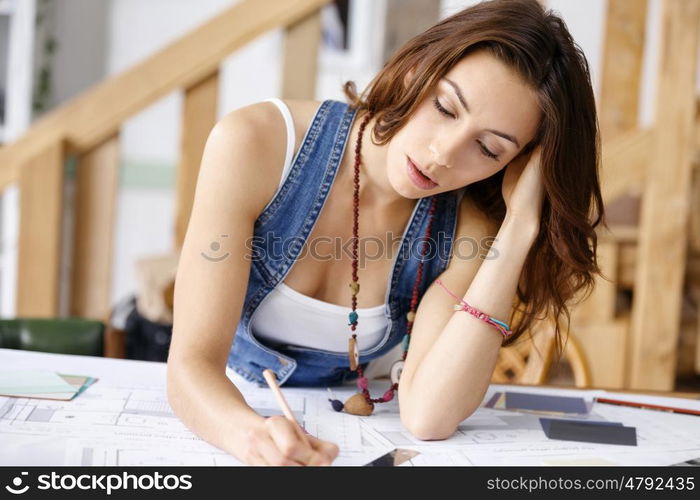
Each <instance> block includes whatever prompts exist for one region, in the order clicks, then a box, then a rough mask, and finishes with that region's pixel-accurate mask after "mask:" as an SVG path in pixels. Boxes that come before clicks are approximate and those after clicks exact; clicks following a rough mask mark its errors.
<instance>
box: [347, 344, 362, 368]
mask: <svg viewBox="0 0 700 500" xmlns="http://www.w3.org/2000/svg"><path fill="white" fill-rule="evenodd" d="M348 358H349V361H350V369H351V370H352V371H355V370H357V367H358V365H359V364H360V352H359V351H358V350H357V340H356V339H355V338H354V337H350V338H349V339H348Z"/></svg>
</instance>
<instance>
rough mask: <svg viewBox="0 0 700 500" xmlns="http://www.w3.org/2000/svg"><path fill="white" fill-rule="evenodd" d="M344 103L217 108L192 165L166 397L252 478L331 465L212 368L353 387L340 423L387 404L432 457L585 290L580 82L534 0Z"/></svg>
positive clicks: (442, 39)
mask: <svg viewBox="0 0 700 500" xmlns="http://www.w3.org/2000/svg"><path fill="white" fill-rule="evenodd" d="M345 93H346V95H347V98H348V102H349V104H345V103H342V102H339V101H333V100H326V101H323V102H320V103H319V102H314V101H308V102H307V101H286V102H282V101H279V100H272V102H262V103H257V104H254V105H251V106H247V107H244V108H241V109H238V110H236V111H233V112H231V113H229V114H228V115H227V116H225V117H224V118H222V119H221V120H220V121H219V123H217V124H216V126H215V127H214V129H213V130H212V132H211V134H210V136H209V139H208V141H207V144H206V148H205V151H204V155H203V158H202V164H201V171H200V175H199V179H198V184H197V191H196V196H195V203H194V207H193V211H192V216H191V220H190V224H189V227H188V231H187V235H186V238H185V242H184V245H183V248H182V253H181V258H180V264H179V268H178V272H177V280H176V288H175V322H174V335H173V340H172V344H171V347H170V355H169V359H168V397H169V401H170V403H171V405H172V407H173V409H174V411H175V412H176V413H177V415H178V416H179V417H180V418H181V419H182V420H183V422H184V423H185V424H186V425H187V426H188V427H189V428H191V429H192V430H193V431H194V432H195V433H197V434H198V435H199V436H201V437H202V438H203V439H205V440H207V441H208V442H210V443H212V444H214V445H215V446H217V447H219V448H221V449H223V450H225V451H227V452H229V453H231V454H233V455H234V456H236V457H237V458H239V459H240V460H242V461H243V462H245V463H248V464H272V465H321V464H329V463H330V462H332V461H333V459H334V458H335V457H336V456H337V453H338V448H337V446H336V445H334V444H333V443H328V442H324V441H321V440H319V439H316V438H314V437H313V436H311V437H310V438H309V440H308V441H306V440H305V439H303V437H302V436H300V432H299V431H298V428H297V427H296V426H294V425H292V424H291V423H290V422H289V421H287V420H286V419H285V418H283V417H281V416H279V417H277V416H274V417H269V418H264V417H262V416H260V415H258V414H257V413H256V412H255V411H254V410H253V409H252V408H251V407H250V406H248V405H247V404H246V402H245V400H244V398H243V396H242V394H241V393H240V391H239V390H238V389H237V388H236V387H235V385H234V384H233V383H232V382H231V381H230V380H229V379H228V378H227V377H226V375H225V373H224V368H225V366H226V365H228V366H230V367H231V368H232V369H233V370H234V371H235V372H236V373H238V374H239V375H241V376H242V377H244V378H245V379H247V380H250V381H253V382H257V383H259V384H264V379H263V377H262V371H263V370H264V369H266V368H269V369H271V370H273V371H274V372H275V374H276V376H277V379H278V381H279V383H280V384H281V385H288V386H332V385H338V384H342V383H345V382H348V381H355V382H356V383H357V384H358V387H359V389H360V392H359V393H358V394H357V395H356V396H354V397H353V398H351V400H352V401H351V400H348V401H346V402H345V410H346V411H349V412H350V413H355V414H364V415H367V414H369V413H371V411H372V408H373V406H374V404H375V403H376V404H379V403H382V402H385V401H388V400H391V399H392V398H393V397H394V393H395V392H398V402H399V408H400V415H401V421H402V423H403V425H404V426H405V427H406V428H407V429H408V430H409V431H410V432H412V433H413V434H414V435H415V436H416V437H418V438H420V439H445V438H447V437H448V436H450V435H451V434H452V433H453V432H454V430H455V429H456V427H457V425H458V424H459V423H460V422H461V421H462V420H464V419H465V418H467V417H468V416H469V415H470V414H471V413H472V412H473V411H474V410H475V409H476V408H477V407H478V405H479V404H480V402H481V401H482V398H483V396H484V394H485V391H486V389H487V387H488V384H489V381H490V379H491V376H492V373H493V368H494V365H495V362H496V358H497V354H498V350H499V348H500V347H501V346H502V345H506V344H509V343H512V342H513V341H515V339H517V338H518V337H519V336H521V335H522V334H523V333H524V332H526V331H527V330H528V328H529V327H530V326H531V325H532V324H533V321H534V320H537V319H543V318H545V317H554V318H559V317H560V316H561V315H562V314H564V315H566V316H567V317H568V309H567V307H566V303H567V301H568V300H569V299H571V298H572V297H574V295H576V294H577V292H579V291H580V290H582V289H584V288H586V289H590V287H591V286H592V284H593V282H594V274H596V273H598V272H599V269H598V267H597V262H596V253H595V248H596V236H595V232H594V228H595V227H596V226H597V225H598V224H599V223H600V222H601V221H602V220H603V216H604V212H603V210H604V209H603V203H602V198H601V194H600V187H599V182H598V157H599V146H598V130H597V118H596V112H595V103H594V96H593V91H592V89H591V83H590V75H589V69H588V64H587V62H586V59H585V57H584V56H583V54H582V52H581V51H580V49H579V48H578V47H577V46H576V45H575V43H574V42H573V40H572V38H571V35H570V34H569V32H568V30H567V28H566V26H565V24H564V23H563V21H562V20H561V19H560V18H558V17H557V16H556V15H554V14H552V13H551V12H545V11H544V10H543V8H542V7H541V6H540V5H539V4H538V2H537V1H536V0H493V1H488V2H482V3H480V4H477V5H475V6H473V7H470V8H468V9H465V10H463V11H461V12H459V13H457V14H455V15H453V16H451V17H449V18H447V19H445V20H443V21H441V22H440V23H438V24H437V25H435V26H434V27H432V28H430V29H428V30H427V31H425V32H424V33H422V34H420V35H418V36H416V37H415V38H413V39H412V40H410V41H409V42H408V43H406V44H405V45H404V46H403V47H402V48H401V49H400V50H399V51H398V52H397V53H396V54H395V55H394V56H393V57H392V58H391V59H390V60H389V61H388V62H387V64H386V65H385V66H384V68H383V69H382V71H381V72H380V73H379V74H378V75H377V76H376V77H375V79H374V80H373V81H372V82H371V83H370V85H369V86H368V88H367V89H366V90H365V92H364V93H363V94H362V95H357V93H356V91H355V88H354V85H353V84H352V83H351V82H348V83H347V84H346V85H345ZM268 101H269V100H268ZM280 111H281V112H280ZM367 241H369V242H372V243H373V244H374V245H373V246H368V245H365V242H367ZM348 242H349V243H348ZM361 242H362V246H361V248H360V245H359V244H360V243H361ZM397 247H398V248H397ZM348 249H350V250H348ZM377 250H379V253H380V254H381V256H380V257H377ZM370 254H371V258H370V257H369V255H370ZM360 258H361V259H362V261H361V262H360V261H359V260H358V259H360ZM360 285H361V288H360ZM461 301H463V302H461ZM463 303H466V304H467V305H462V306H460V307H461V309H459V310H458V309H456V308H455V307H454V306H455V304H463ZM509 323H510V325H511V326H509ZM556 334H557V338H558V337H559V335H560V332H559V328H558V323H557V331H556ZM409 341H410V350H409V349H408V346H409ZM398 345H401V346H402V348H403V350H404V355H403V357H402V360H401V361H399V363H398V364H397V365H396V366H395V367H393V369H392V383H391V384H388V386H387V389H388V390H387V391H386V392H385V393H383V394H373V395H370V394H369V391H368V390H367V384H366V378H365V376H364V372H363V370H364V369H365V368H367V366H368V363H369V362H370V361H372V360H376V359H377V358H379V357H381V356H382V355H384V354H386V353H387V352H388V351H389V350H391V349H392V348H394V347H396V346H398ZM399 375H400V390H399V385H398V378H399ZM333 404H334V405H337V407H336V408H335V409H338V410H339V409H340V406H342V403H341V402H337V401H336V402H334V403H333Z"/></svg>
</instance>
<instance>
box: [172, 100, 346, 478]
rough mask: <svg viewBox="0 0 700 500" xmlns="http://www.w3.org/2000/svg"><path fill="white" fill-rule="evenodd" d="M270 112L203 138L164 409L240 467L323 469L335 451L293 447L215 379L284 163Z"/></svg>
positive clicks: (221, 371)
mask: <svg viewBox="0 0 700 500" xmlns="http://www.w3.org/2000/svg"><path fill="white" fill-rule="evenodd" d="M266 109H267V110H268V111H269V112H266V111H265V110H266ZM273 112H276V110H275V109H273V108H272V106H271V105H268V104H256V105H252V106H248V107H246V108H241V109H239V110H236V111H234V112H232V113H229V115H227V116H226V117H224V118H223V119H222V120H221V121H220V122H219V123H217V124H216V126H215V127H214V129H213V130H212V132H211V133H210V134H209V138H208V139H207V144H206V146H205V149H204V154H203V156H202V162H201V167H200V172H199V177H198V180H197V188H196V192H195V199H194V204H193V207H192V215H191V217H190V222H189V224H188V227H187V234H186V236H185V240H184V243H183V247H182V251H181V253H180V261H179V263H178V269H177V276H176V279H175V307H174V321H173V338H172V342H171V345H170V351H169V354H168V371H167V394H168V402H169V403H170V405H171V406H172V408H173V410H174V412H175V414H176V415H177V416H178V417H179V418H180V419H181V420H182V421H183V423H184V424H185V425H186V426H187V427H188V428H189V429H191V430H192V431H193V432H194V433H195V434H197V435H198V436H200V437H201V438H202V439H204V440H205V441H207V442H209V443H211V444H213V445H214V446H216V447H218V448H220V449H222V450H224V451H226V452H228V453H230V454H231V455H234V456H235V457H236V458H238V459H239V460H241V461H243V462H244V463H246V464H249V465H266V464H267V465H317V464H327V463H330V462H332V460H333V459H334V458H335V457H336V456H337V454H338V448H337V446H335V445H333V444H331V443H327V442H324V441H320V440H318V439H316V438H314V437H309V438H308V440H305V439H303V436H301V435H300V432H299V431H298V428H297V426H296V425H292V423H291V422H289V421H288V420H287V419H286V418H284V417H283V416H272V417H269V418H264V417H262V416H261V415H258V414H257V413H256V412H255V411H254V410H253V409H252V408H251V407H250V406H249V405H248V404H247V403H246V401H245V399H244V397H243V395H242V394H241V392H240V391H239V390H238V388H237V387H236V386H235V385H234V384H233V383H232V382H231V381H230V380H229V379H228V377H227V376H226V371H225V370H226V361H227V359H228V353H229V350H230V348H231V345H232V342H233V340H234V334H235V329H236V326H237V325H238V322H239V319H240V315H241V311H242V307H243V301H244V298H245V291H246V289H247V285H248V279H249V275H250V268H251V252H250V248H249V247H248V246H247V244H246V243H247V240H248V239H249V238H250V237H252V235H253V228H254V224H255V220H256V218H257V214H258V213H260V212H261V211H262V209H263V206H264V205H265V202H266V201H267V200H268V199H269V197H270V195H269V193H270V192H271V190H272V189H273V188H274V186H273V185H272V184H271V182H272V181H271V179H275V178H278V177H279V175H275V174H274V173H272V172H271V170H270V169H271V166H274V165H282V163H283V159H284V154H285V142H284V141H283V138H284V128H283V127H284V123H283V121H282V119H281V118H280V117H278V116H276V115H273V114H272V113H273ZM274 120H277V122H275V121H274ZM275 123H276V124H277V128H276V129H275V128H274V127H275V126H276V125H275ZM275 138H279V139H278V140H275ZM214 242H216V243H218V244H219V245H220V247H219V248H218V251H214V250H212V248H215V246H214V247H213V246H212V243H214ZM203 254H205V255H206V256H211V257H213V258H211V259H210V258H205V255H203ZM211 254H213V255H211ZM227 254H228V255H227ZM222 257H223V258H222Z"/></svg>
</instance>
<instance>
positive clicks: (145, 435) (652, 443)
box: [0, 349, 700, 466]
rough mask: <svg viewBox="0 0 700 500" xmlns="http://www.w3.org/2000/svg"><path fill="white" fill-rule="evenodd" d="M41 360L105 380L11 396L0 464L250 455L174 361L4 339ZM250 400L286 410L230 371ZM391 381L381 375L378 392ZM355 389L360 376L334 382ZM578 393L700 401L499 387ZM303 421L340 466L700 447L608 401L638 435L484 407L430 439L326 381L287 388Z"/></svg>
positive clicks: (606, 412) (633, 455)
mask: <svg viewBox="0 0 700 500" xmlns="http://www.w3.org/2000/svg"><path fill="white" fill-rule="evenodd" d="M22 368H37V369H49V370H53V371H56V372H59V373H64V374H74V375H90V376H93V377H97V378H98V379H99V380H98V381H97V382H96V383H95V384H93V385H92V386H91V387H89V388H88V389H87V390H86V391H84V392H83V393H82V394H80V395H78V396H77V397H76V398H74V399H73V400H72V401H51V400H40V399H30V398H9V397H0V450H2V451H1V452H0V465H122V466H129V465H155V466H164V465H239V464H240V462H239V461H238V460H236V459H235V457H233V456H231V455H228V454H227V453H225V452H223V451H222V450H220V449H218V448H216V447H214V446H213V445H211V444H209V443H207V442H205V441H203V440H201V439H200V438H198V437H197V436H196V435H194V434H193V433H192V432H190V431H189V430H188V429H187V428H186V427H185V426H184V425H183V424H182V423H181V422H180V421H179V420H178V419H177V417H176V416H175V415H174V414H173V413H172V410H171V409H170V406H169V405H168V403H167V398H166V391H165V384H166V365H165V363H156V362H149V361H135V360H124V359H112V358H98V357H90V356H73V355H65V354H49V353H42V352H30V351H19V350H11V349H0V370H8V369H22ZM227 375H228V376H229V378H230V379H231V380H232V381H233V383H235V384H236V386H237V387H238V388H239V389H240V390H241V392H242V393H243V394H244V396H245V398H246V401H247V402H248V404H249V405H250V406H251V407H253V408H254V409H255V410H256V411H257V412H258V413H260V414H264V415H271V414H281V411H280V410H279V409H278V407H277V404H276V402H275V400H274V398H273V396H272V394H271V391H269V389H267V388H259V387H258V386H257V385H256V384H252V383H250V382H247V381H245V380H244V379H242V378H241V377H240V376H238V375H237V374H234V373H233V372H231V371H228V370H227ZM386 386H387V381H386V380H378V381H372V382H371V385H370V390H371V391H372V393H373V394H374V393H378V392H384V390H386ZM332 390H333V392H334V393H335V395H336V397H338V398H339V399H341V400H344V399H345V398H346V397H348V396H350V395H351V394H352V393H354V392H355V388H354V387H353V386H351V385H350V386H343V387H334V388H332ZM506 390H507V391H521V392H531V393H532V392H535V393H540V394H552V395H562V396H579V397H583V398H584V399H586V400H587V401H590V400H591V399H592V398H593V397H594V396H599V395H606V396H608V397H614V398H616V399H629V400H633V401H646V402H651V403H656V404H662V405H664V404H665V405H670V406H676V407H683V408H691V409H698V410H700V401H697V400H690V399H680V398H666V397H656V396H640V395H636V394H618V393H614V392H609V391H601V390H575V389H553V388H551V387H548V388H541V387H524V386H504V385H492V386H491V387H490V388H489V391H488V393H487V394H486V397H485V400H486V399H488V398H489V397H490V396H491V395H492V394H493V392H495V391H506ZM282 391H283V392H284V394H285V397H286V398H287V400H288V402H289V403H290V406H291V407H292V410H293V411H294V413H295V416H296V417H297V420H298V421H299V422H300V423H301V424H302V425H303V426H304V427H305V428H306V430H307V431H308V432H310V433H311V434H313V435H315V436H318V437H320V438H321V439H326V440H329V441H333V442H335V443H337V444H338V445H339V446H340V449H341V452H340V455H339V456H338V458H337V459H336V461H335V463H334V465H362V464H365V463H367V462H368V461H370V460H372V459H374V458H376V457H378V456H380V455H382V454H384V453H386V452H387V451H389V450H392V449H394V448H397V447H399V448H410V449H413V450H416V451H419V452H420V454H419V455H418V456H417V457H415V458H413V459H412V460H411V461H410V462H406V463H405V464H404V465H409V466H410V465H670V464H674V463H678V462H682V461H684V460H688V459H693V458H698V457H700V417H697V416H691V415H680V414H671V413H666V412H659V411H650V410H639V409H634V408H625V407H620V406H611V405H601V404H597V405H595V406H594V407H593V409H592V411H591V413H590V415H588V416H586V417H579V418H586V419H591V420H608V421H616V422H622V423H623V424H624V425H628V426H634V427H636V428H637V440H638V446H622V445H605V444H595V443H582V442H574V441H558V440H550V439H547V437H546V436H545V435H544V433H543V431H542V429H541V427H540V425H539V420H538V416H537V415H533V414H529V413H525V412H515V411H510V410H496V409H490V408H479V409H478V410H477V411H476V412H475V413H474V414H473V415H472V416H471V417H470V418H468V419H466V420H465V421H464V422H463V423H462V424H461V425H460V426H459V428H458V430H457V431H456V432H455V434H454V435H453V436H451V437H450V438H449V439H447V440H443V441H430V442H428V441H420V440H417V439H415V438H414V437H413V436H412V435H410V433H408V432H407V431H406V430H405V429H404V428H403V426H402V425H401V423H400V420H399V415H398V402H397V401H396V399H395V400H394V401H392V402H390V403H386V404H382V405H378V406H377V408H376V409H375V412H374V414H373V415H372V416H370V417H357V416H353V415H348V414H346V413H336V412H334V411H333V410H332V409H330V405H329V403H328V401H327V397H328V393H327V391H326V389H320V388H318V389H305V388H292V387H288V388H285V387H284V386H283V387H282Z"/></svg>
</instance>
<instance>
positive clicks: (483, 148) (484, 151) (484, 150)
mask: <svg viewBox="0 0 700 500" xmlns="http://www.w3.org/2000/svg"><path fill="white" fill-rule="evenodd" d="M476 142H478V143H479V148H480V149H481V153H482V154H483V155H484V156H486V157H488V158H491V159H493V160H495V161H498V155H496V154H494V153H492V152H491V151H489V149H488V148H487V147H486V146H484V144H483V143H482V142H481V141H476Z"/></svg>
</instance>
